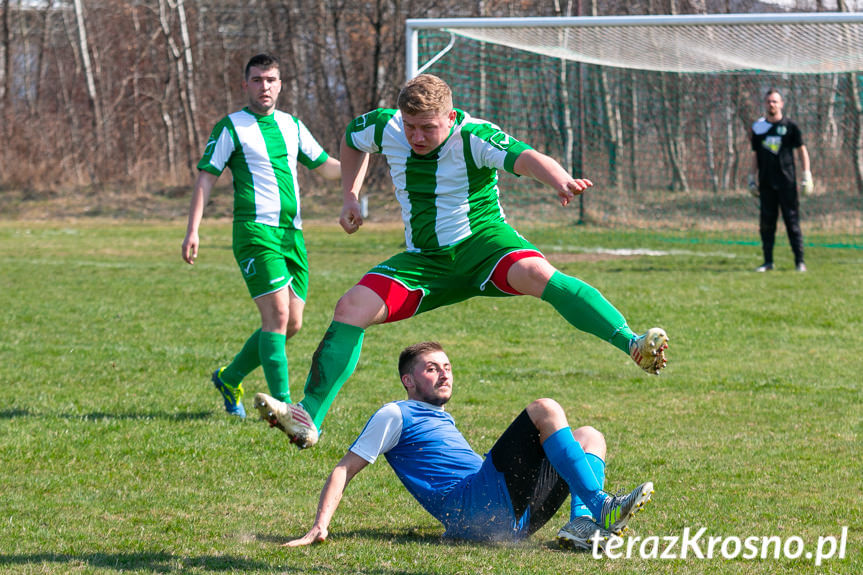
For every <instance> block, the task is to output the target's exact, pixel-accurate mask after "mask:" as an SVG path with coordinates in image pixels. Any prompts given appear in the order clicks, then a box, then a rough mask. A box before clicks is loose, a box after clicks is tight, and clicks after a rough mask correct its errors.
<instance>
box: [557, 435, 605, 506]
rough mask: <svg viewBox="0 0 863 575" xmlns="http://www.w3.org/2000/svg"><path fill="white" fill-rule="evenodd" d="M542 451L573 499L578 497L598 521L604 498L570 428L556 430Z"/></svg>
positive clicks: (600, 486) (603, 493) (598, 482)
mask: <svg viewBox="0 0 863 575" xmlns="http://www.w3.org/2000/svg"><path fill="white" fill-rule="evenodd" d="M542 448H543V449H544V450H545V455H546V457H548V460H549V462H550V463H551V465H552V466H553V467H554V468H555V470H557V472H558V473H559V474H560V476H561V477H563V480H564V481H566V483H567V485H569V490H570V493H571V494H572V496H573V497H578V498H579V499H580V500H581V501H582V502H583V503H584V505H587V508H588V509H589V510H590V512H591V514H593V516H594V517H597V518H598V517H599V516H600V512H601V511H602V503H603V502H604V501H605V498H606V497H607V495H606V494H605V492H604V491H602V483H601V482H600V481H599V480H598V479H597V477H596V475H595V474H594V472H593V469H592V468H591V466H590V462H589V460H588V458H587V454H585V453H584V449H582V448H581V444H579V443H578V442H577V441H576V440H575V438H574V437H573V436H572V430H571V429H570V428H569V427H564V428H563V429H559V430H557V431H556V432H554V433H553V434H552V435H551V436H550V437H549V438H548V439H546V440H545V443H543V444H542Z"/></svg>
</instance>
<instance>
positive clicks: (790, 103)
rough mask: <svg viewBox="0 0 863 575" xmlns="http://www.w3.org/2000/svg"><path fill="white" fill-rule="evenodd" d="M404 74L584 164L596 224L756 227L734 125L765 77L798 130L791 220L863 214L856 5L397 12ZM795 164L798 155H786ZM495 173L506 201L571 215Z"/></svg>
mask: <svg viewBox="0 0 863 575" xmlns="http://www.w3.org/2000/svg"><path fill="white" fill-rule="evenodd" d="M406 26H407V29H406V37H407V42H406V49H407V53H406V64H407V65H406V76H407V77H408V78H411V77H413V76H415V75H416V74H417V73H419V72H421V71H428V72H430V73H434V74H437V75H439V76H441V77H442V78H444V79H445V80H446V81H447V82H449V83H450V85H451V86H452V87H453V92H454V100H455V104H456V106H457V107H460V108H463V109H465V110H467V111H468V112H469V113H471V114H472V115H474V116H477V117H481V118H483V119H487V120H490V121H493V122H495V123H497V124H499V125H500V126H501V127H503V128H504V129H506V130H507V131H509V132H510V133H512V134H513V135H514V136H516V137H519V138H521V139H523V140H525V141H526V142H528V143H530V144H531V145H533V146H534V147H536V148H537V149H540V150H541V151H544V152H546V153H549V154H550V155H552V156H554V157H555V158H557V159H558V160H561V163H563V164H564V165H565V166H567V167H571V168H572V169H573V172H574V173H577V174H579V175H582V176H584V177H588V178H592V179H594V180H595V181H596V183H597V191H598V193H594V192H591V193H590V194H587V195H585V196H584V206H583V207H584V212H583V215H584V217H585V219H587V220H589V221H592V222H595V223H598V224H601V225H608V226H617V225H620V226H641V227H647V226H650V227H656V226H659V227H663V226H664V227H668V228H673V229H691V228H697V229H722V230H738V231H740V232H744V233H745V234H747V235H751V233H752V232H753V231H754V230H755V229H756V228H757V205H756V204H755V202H754V200H753V199H752V198H751V197H749V196H748V194H747V192H746V190H745V181H746V174H747V173H748V171H749V170H750V165H751V158H752V152H751V149H750V148H749V142H748V134H749V126H750V125H751V123H752V122H753V121H754V120H755V119H757V118H758V117H759V116H761V115H763V96H764V93H765V92H766V90H767V89H769V88H777V89H779V90H780V92H782V93H783V96H784V98H785V102H786V108H785V112H786V115H787V116H789V117H791V118H792V119H794V120H795V121H796V122H797V123H798V124H799V125H800V126H801V129H802V130H803V133H804V141H805V143H806V145H807V148H808V149H809V153H810V157H811V158H812V171H813V175H814V177H815V181H816V187H817V190H816V194H815V195H814V196H812V197H809V198H806V199H805V201H804V204H803V206H802V208H801V210H802V212H803V223H804V227H805V228H809V229H812V228H813V227H818V228H822V229H826V230H835V231H837V232H843V233H844V232H852V233H855V232H859V231H860V230H861V227H863V223H861V221H863V216H861V214H863V205H861V202H863V136H861V124H863V109H861V103H860V89H861V85H860V77H859V76H858V74H857V71H858V70H863V13H796V14H714V15H685V16H602V17H572V18H566V17H560V18H437V19H409V20H407V24H406ZM798 169H799V166H798ZM523 180H525V179H523V178H522V179H519V180H515V179H512V180H507V181H506V182H505V183H504V187H505V188H506V189H505V191H504V194H503V199H504V203H505V206H506V208H507V212H508V214H510V215H511V216H513V215H514V216H515V217H517V218H529V219H534V218H537V217H540V218H547V217H560V218H563V219H566V218H569V219H571V218H572V213H571V212H570V213H568V214H561V212H566V211H565V210H559V209H558V210H555V209H553V208H552V207H551V206H550V205H549V202H548V198H547V197H546V196H545V195H544V194H538V193H537V191H538V189H537V187H536V186H535V185H533V184H532V183H530V182H525V181H523Z"/></svg>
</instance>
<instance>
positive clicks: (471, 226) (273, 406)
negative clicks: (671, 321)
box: [255, 74, 668, 447]
mask: <svg viewBox="0 0 863 575" xmlns="http://www.w3.org/2000/svg"><path fill="white" fill-rule="evenodd" d="M373 153H379V154H383V155H384V156H385V157H386V159H387V163H388V165H389V168H390V176H391V177H392V181H393V184H394V186H395V193H396V196H397V198H398V200H399V203H400V204H401V209H402V218H403V220H404V227H405V242H406V244H407V249H406V250H405V251H404V252H402V253H399V254H396V255H395V256H393V257H391V258H390V259H388V260H386V261H384V262H382V263H380V264H378V265H377V266H375V267H373V268H372V269H371V270H370V271H369V272H368V273H367V274H366V275H365V276H363V278H362V279H361V280H360V281H359V283H358V284H357V285H355V286H353V287H352V288H351V289H350V290H348V292H347V293H345V294H344V295H343V296H342V297H341V299H340V300H339V302H338V303H337V305H336V309H335V313H334V316H333V321H332V323H331V324H330V326H329V328H328V329H327V332H326V334H325V335H324V338H323V340H322V341H321V343H320V345H319V346H318V349H317V351H316V352H315V354H314V357H313V359H312V366H311V370H310V372H309V376H308V379H307V380H306V386H305V397H304V398H303V400H302V402H301V404H296V405H288V404H285V403H283V402H280V401H274V400H272V398H269V397H267V396H266V395H265V394H260V395H259V396H256V398H255V406H256V407H257V408H258V409H259V411H260V412H261V415H262V417H264V418H265V419H268V420H269V421H270V423H271V424H278V427H279V428H280V429H282V430H283V431H285V432H286V433H287V434H288V436H289V437H291V439H292V441H294V443H297V444H298V445H299V446H300V447H308V446H311V445H314V443H315V442H316V441H317V438H318V429H319V428H320V425H321V422H322V421H323V419H324V416H325V415H326V413H327V411H328V410H329V408H330V405H331V404H332V402H333V399H334V398H335V396H336V394H337V393H338V391H339V389H340V388H341V386H342V384H343V383H344V382H345V381H346V380H347V378H348V377H349V376H350V375H351V373H353V371H354V368H355V367H356V365H357V361H358V360H359V356H360V349H361V346H362V342H363V336H364V333H365V329H366V328H368V327H369V326H371V325H374V324H379V323H385V322H393V321H399V320H403V319H407V318H410V317H413V316H414V315H417V314H420V313H423V312H426V311H429V310H432V309H435V308H438V307H441V306H445V305H450V304H454V303H458V302H460V301H463V300H466V299H468V298H471V297H474V296H491V297H495V296H514V295H532V296H534V297H537V298H541V299H543V300H544V301H547V302H548V303H549V304H551V305H552V306H553V307H554V308H555V310H557V312H558V313H560V315H562V316H563V317H564V318H565V319H566V320H567V321H568V322H569V323H570V324H572V325H573V326H574V327H576V328H578V329H579V330H582V331H585V332H587V333H591V334H593V335H595V336H597V337H600V338H601V339H603V340H605V341H607V342H609V343H611V344H612V345H613V346H615V347H617V348H618V349H620V350H621V351H622V352H624V353H627V354H629V355H630V356H631V357H632V358H633V360H635V362H636V363H637V364H638V365H639V366H641V367H642V368H643V369H644V370H645V371H647V372H649V373H653V374H658V373H659V371H660V370H661V369H662V368H663V367H665V364H666V358H665V349H666V348H667V346H668V345H667V341H668V338H667V336H666V334H665V332H664V331H663V330H662V329H660V328H652V329H651V330H649V331H647V332H646V333H645V334H643V335H641V336H636V335H635V334H634V333H633V332H632V330H630V328H629V326H628V325H627V323H626V320H625V319H624V317H623V316H622V315H621V314H620V312H618V311H617V310H616V309H615V308H614V306H612V305H611V304H610V303H609V302H608V301H607V300H606V299H605V298H604V297H603V296H602V294H600V293H599V291H597V290H596V289H595V288H593V287H591V286H589V285H587V284H586V283H584V282H582V281H581V280H579V279H577V278H574V277H571V276H568V275H566V274H563V273H561V272H560V271H558V270H556V269H555V268H554V267H553V266H552V265H551V264H550V263H549V262H548V261H547V260H546V259H545V257H544V256H543V255H542V253H541V252H540V251H539V250H538V249H537V248H536V247H534V246H533V245H532V244H531V243H530V242H528V241H527V240H526V239H525V238H523V237H522V236H521V235H520V234H519V233H518V232H516V231H515V230H514V229H513V228H512V227H511V226H510V225H509V224H507V223H506V220H505V218H504V213H503V210H502V208H501V205H500V201H499V198H498V193H499V192H498V187H497V174H498V170H506V171H508V172H511V173H513V174H516V175H520V176H529V177H532V178H534V179H536V180H538V181H540V182H542V183H544V184H546V185H548V186H550V187H551V188H552V189H553V190H554V191H555V192H557V195H558V199H559V201H560V203H561V204H562V205H564V206H566V205H567V204H569V202H570V201H572V199H573V198H574V197H575V196H577V195H579V194H581V193H583V192H584V191H585V190H586V189H587V188H589V187H590V186H592V185H593V184H592V183H591V182H590V180H586V179H582V178H573V177H572V176H570V175H569V174H568V173H567V172H566V171H565V170H564V169H563V168H562V167H561V165H560V164H559V163H557V162H556V161H555V160H554V159H552V158H550V157H549V156H546V155H545V154H541V153H539V152H537V151H535V150H533V149H532V148H531V147H530V146H528V145H527V144H525V143H523V142H520V141H518V140H516V139H515V138H513V137H512V136H510V135H509V134H507V133H506V132H503V131H502V130H501V129H500V128H498V127H497V126H496V125H494V124H491V123H489V122H484V121H482V120H477V119H474V118H471V117H470V116H469V115H468V114H467V113H465V112H463V111H461V110H458V109H454V108H453V105H452V92H451V91H450V88H449V86H448V85H447V84H446V83H445V82H444V81H443V80H441V79H440V78H438V77H436V76H433V75H430V74H422V75H420V76H417V77H416V78H414V79H413V80H411V81H410V82H408V83H407V84H406V85H405V87H404V88H403V89H402V91H401V93H400V94H399V98H398V110H388V109H378V110H374V111H371V112H369V113H367V114H364V115H362V116H360V117H358V118H356V119H354V120H353V121H352V122H351V123H350V125H348V128H347V130H346V134H345V140H344V141H343V142H342V145H341V152H340V155H341V160H342V189H343V194H344V198H343V208H342V214H341V218H340V223H341V225H342V227H343V228H344V230H345V231H346V232H347V233H349V234H352V233H354V232H356V231H357V230H358V229H359V227H360V226H361V225H362V224H363V220H362V216H361V212H360V205H359V201H358V198H359V192H360V188H361V187H362V183H363V180H364V178H365V174H366V168H367V166H368V155H369V154H373ZM309 422H311V424H309Z"/></svg>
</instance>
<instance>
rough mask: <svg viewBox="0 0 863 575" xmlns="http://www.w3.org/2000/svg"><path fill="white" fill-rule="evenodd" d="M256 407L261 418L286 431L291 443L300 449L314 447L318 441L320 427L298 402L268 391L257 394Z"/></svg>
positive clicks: (271, 425)
mask: <svg viewBox="0 0 863 575" xmlns="http://www.w3.org/2000/svg"><path fill="white" fill-rule="evenodd" d="M255 407H256V408H257V410H258V413H259V414H260V415H261V419H263V420H264V421H266V422H267V423H269V424H270V427H275V428H277V429H280V430H282V431H284V432H285V435H287V436H288V437H289V438H290V440H291V443H293V444H295V445H296V446H297V447H299V448H300V449H306V448H307V447H312V446H313V445H314V444H316V443H317V442H318V428H317V427H315V424H314V422H313V421H312V417H311V416H310V415H309V413H308V412H307V411H306V410H305V409H304V408H303V406H302V405H299V404H296V403H285V402H284V401H279V400H278V399H276V398H274V397H270V396H269V395H267V394H266V393H256V394H255Z"/></svg>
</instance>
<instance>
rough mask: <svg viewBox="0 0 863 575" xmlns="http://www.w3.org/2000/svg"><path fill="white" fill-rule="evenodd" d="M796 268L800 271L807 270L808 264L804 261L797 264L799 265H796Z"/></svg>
mask: <svg viewBox="0 0 863 575" xmlns="http://www.w3.org/2000/svg"><path fill="white" fill-rule="evenodd" d="M795 269H796V270H797V271H798V272H805V271H806V264H804V263H803V262H800V263H799V264H797V266H795Z"/></svg>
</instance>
